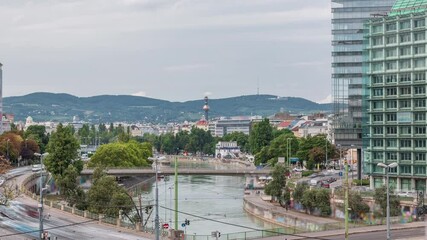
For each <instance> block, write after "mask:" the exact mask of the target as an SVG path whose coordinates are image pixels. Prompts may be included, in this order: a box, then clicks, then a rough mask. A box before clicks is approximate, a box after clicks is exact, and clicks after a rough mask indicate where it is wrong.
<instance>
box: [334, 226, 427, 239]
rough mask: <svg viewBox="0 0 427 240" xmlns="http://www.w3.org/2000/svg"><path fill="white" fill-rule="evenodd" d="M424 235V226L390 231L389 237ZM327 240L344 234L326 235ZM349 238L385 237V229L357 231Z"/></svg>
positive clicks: (401, 237) (400, 237)
mask: <svg viewBox="0 0 427 240" xmlns="http://www.w3.org/2000/svg"><path fill="white" fill-rule="evenodd" d="M421 236H425V228H413V229H399V230H395V231H392V232H391V237H392V238H393V239H408V240H409V239H411V238H414V237H421ZM326 239H328V240H342V239H344V235H339V236H334V237H327V238H326ZM349 239H350V240H377V239H387V234H386V231H381V232H369V233H359V234H351V235H350V236H349Z"/></svg>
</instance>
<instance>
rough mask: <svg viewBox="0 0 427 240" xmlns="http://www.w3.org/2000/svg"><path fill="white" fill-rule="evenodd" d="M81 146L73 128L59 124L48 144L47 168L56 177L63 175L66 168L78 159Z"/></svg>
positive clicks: (45, 162)
mask: <svg viewBox="0 0 427 240" xmlns="http://www.w3.org/2000/svg"><path fill="white" fill-rule="evenodd" d="M79 148H80V146H79V143H78V141H77V139H76V138H75V137H74V135H73V130H72V128H71V127H70V126H67V127H64V126H63V125H62V124H59V125H58V127H57V128H56V131H55V132H54V133H52V136H51V138H50V140H49V143H48V144H47V148H46V150H47V151H48V152H49V155H47V157H46V159H45V161H44V164H45V166H46V169H47V170H48V171H49V172H51V173H52V174H53V175H54V176H55V177H58V176H61V175H62V174H63V173H64V171H65V169H67V168H68V166H69V165H70V164H73V163H74V161H75V160H76V159H77V157H78V149H79Z"/></svg>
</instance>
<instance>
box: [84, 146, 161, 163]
mask: <svg viewBox="0 0 427 240" xmlns="http://www.w3.org/2000/svg"><path fill="white" fill-rule="evenodd" d="M152 155H153V152H152V146H151V144H150V143H148V142H145V143H138V142H136V141H134V140H131V141H130V142H128V143H123V142H117V143H109V144H104V145H101V146H100V147H99V148H98V150H97V151H96V153H95V154H94V155H93V156H92V157H91V159H90V161H89V163H88V165H89V166H90V167H96V166H103V167H144V166H148V165H149V164H148V161H147V160H148V158H149V157H151V156H152Z"/></svg>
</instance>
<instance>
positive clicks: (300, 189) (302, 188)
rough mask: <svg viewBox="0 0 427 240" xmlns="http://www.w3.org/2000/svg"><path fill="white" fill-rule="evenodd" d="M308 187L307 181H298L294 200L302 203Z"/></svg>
mask: <svg viewBox="0 0 427 240" xmlns="http://www.w3.org/2000/svg"><path fill="white" fill-rule="evenodd" d="M307 189H309V186H308V184H307V182H302V183H298V184H297V186H296V187H295V189H294V192H293V197H294V201H295V202H297V203H301V201H302V197H303V195H304V192H306V191H307Z"/></svg>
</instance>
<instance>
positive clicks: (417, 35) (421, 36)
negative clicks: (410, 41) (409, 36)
mask: <svg viewBox="0 0 427 240" xmlns="http://www.w3.org/2000/svg"><path fill="white" fill-rule="evenodd" d="M425 39H426V34H425V32H414V41H423V40H425Z"/></svg>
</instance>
